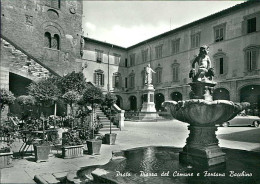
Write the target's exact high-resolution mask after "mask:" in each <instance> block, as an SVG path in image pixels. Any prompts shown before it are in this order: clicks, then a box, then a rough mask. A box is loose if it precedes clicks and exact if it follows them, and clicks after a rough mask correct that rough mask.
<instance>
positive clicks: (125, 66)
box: [125, 58, 127, 67]
mask: <svg viewBox="0 0 260 184" xmlns="http://www.w3.org/2000/svg"><path fill="white" fill-rule="evenodd" d="M125 67H127V58H125Z"/></svg>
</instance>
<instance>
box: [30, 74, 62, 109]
mask: <svg viewBox="0 0 260 184" xmlns="http://www.w3.org/2000/svg"><path fill="white" fill-rule="evenodd" d="M56 80H57V79H56V78H48V79H44V80H40V81H38V82H33V83H31V84H30V85H29V87H28V93H29V95H31V96H33V97H34V98H35V99H36V100H37V101H38V102H40V103H44V104H46V103H47V104H48V103H51V102H54V101H57V100H58V98H59V97H60V95H61V92H60V90H59V88H58V87H57V85H56Z"/></svg>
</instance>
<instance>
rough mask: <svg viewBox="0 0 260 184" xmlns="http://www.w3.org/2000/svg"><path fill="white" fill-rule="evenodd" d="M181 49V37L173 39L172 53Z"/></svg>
mask: <svg viewBox="0 0 260 184" xmlns="http://www.w3.org/2000/svg"><path fill="white" fill-rule="evenodd" d="M179 51H180V39H176V40H172V54H176V53H178V52H179Z"/></svg>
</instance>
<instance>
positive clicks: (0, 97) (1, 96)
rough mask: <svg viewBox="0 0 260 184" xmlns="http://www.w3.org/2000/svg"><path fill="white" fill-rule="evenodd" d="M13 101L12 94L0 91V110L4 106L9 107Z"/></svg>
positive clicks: (7, 91)
mask: <svg viewBox="0 0 260 184" xmlns="http://www.w3.org/2000/svg"><path fill="white" fill-rule="evenodd" d="M14 101H15V97H14V94H13V93H12V92H11V91H9V90H7V89H2V88H1V89H0V105H1V110H3V109H4V107H5V105H11V104H13V103H14Z"/></svg>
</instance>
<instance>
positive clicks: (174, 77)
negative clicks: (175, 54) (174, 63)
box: [172, 67, 179, 81]
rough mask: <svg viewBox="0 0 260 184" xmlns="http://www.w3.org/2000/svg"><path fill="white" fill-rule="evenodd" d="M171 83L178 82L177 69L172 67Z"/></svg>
mask: <svg viewBox="0 0 260 184" xmlns="http://www.w3.org/2000/svg"><path fill="white" fill-rule="evenodd" d="M172 72H173V81H178V75H179V72H178V67H173V71H172Z"/></svg>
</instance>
